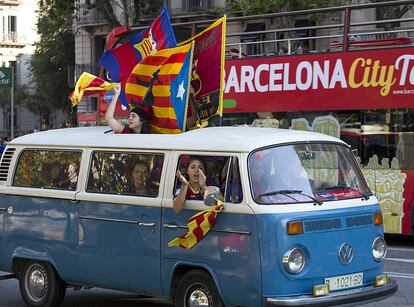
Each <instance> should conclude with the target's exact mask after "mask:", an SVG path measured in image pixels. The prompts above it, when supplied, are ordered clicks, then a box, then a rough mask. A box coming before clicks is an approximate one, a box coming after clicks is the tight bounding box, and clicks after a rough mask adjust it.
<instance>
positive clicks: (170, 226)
mask: <svg viewBox="0 0 414 307" xmlns="http://www.w3.org/2000/svg"><path fill="white" fill-rule="evenodd" d="M164 227H165V228H168V229H177V228H178V225H176V224H164Z"/></svg>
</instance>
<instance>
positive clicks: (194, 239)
mask: <svg viewBox="0 0 414 307" xmlns="http://www.w3.org/2000/svg"><path fill="white" fill-rule="evenodd" d="M222 210H223V202H221V201H217V205H216V206H215V207H214V208H213V209H209V210H204V211H201V212H199V213H197V214H195V215H193V216H192V217H190V218H189V219H188V232H187V233H185V234H183V235H181V236H179V237H178V238H175V239H174V240H172V241H170V242H169V243H168V246H180V247H182V248H193V247H194V246H195V245H196V244H197V243H198V242H200V240H201V239H202V238H204V236H205V235H206V234H207V233H208V232H209V231H210V229H211V228H212V227H213V224H214V221H215V219H216V217H217V214H218V213H219V212H221V211H222Z"/></svg>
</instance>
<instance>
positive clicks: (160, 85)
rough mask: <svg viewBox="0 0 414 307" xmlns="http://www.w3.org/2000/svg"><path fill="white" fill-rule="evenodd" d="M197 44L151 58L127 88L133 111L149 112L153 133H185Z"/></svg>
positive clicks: (138, 69) (136, 72) (172, 49)
mask: <svg viewBox="0 0 414 307" xmlns="http://www.w3.org/2000/svg"><path fill="white" fill-rule="evenodd" d="M193 48H194V43H189V44H186V45H183V46H180V47H176V48H169V49H163V50H161V51H158V52H157V53H155V54H151V55H148V56H147V57H146V58H145V59H143V60H142V61H141V62H140V63H139V64H138V65H137V66H135V68H134V69H133V70H132V73H131V75H130V76H129V78H128V81H127V83H126V86H125V91H126V95H127V99H128V102H129V104H130V107H131V108H133V107H134V106H136V105H141V106H142V107H144V108H150V110H151V120H150V125H151V128H152V130H153V132H154V133H180V132H183V131H185V122H186V116H187V102H188V96H189V84H190V77H191V76H190V74H191V60H192V55H193Z"/></svg>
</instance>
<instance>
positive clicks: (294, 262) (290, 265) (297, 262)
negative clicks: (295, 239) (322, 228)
mask: <svg viewBox="0 0 414 307" xmlns="http://www.w3.org/2000/svg"><path fill="white" fill-rule="evenodd" d="M282 262H283V266H284V267H285V270H286V271H288V272H289V273H292V274H296V273H299V272H300V271H302V269H303V267H304V266H305V254H304V253H303V251H302V250H301V249H299V248H292V249H291V250H289V251H287V252H286V253H285V254H284V255H283V260H282Z"/></svg>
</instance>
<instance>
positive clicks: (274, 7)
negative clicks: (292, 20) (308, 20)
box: [226, 0, 352, 15]
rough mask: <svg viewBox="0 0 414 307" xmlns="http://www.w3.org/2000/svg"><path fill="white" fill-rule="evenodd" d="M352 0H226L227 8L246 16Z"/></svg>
mask: <svg viewBox="0 0 414 307" xmlns="http://www.w3.org/2000/svg"><path fill="white" fill-rule="evenodd" d="M351 3H352V1H351V0H307V1H303V0H255V1H251V0H226V6H227V7H228V8H229V9H231V10H235V11H243V12H244V14H245V15H253V14H266V13H277V12H289V11H297V10H303V9H312V8H321V7H329V6H336V5H346V4H351Z"/></svg>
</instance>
